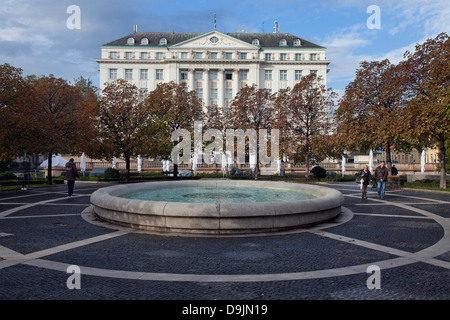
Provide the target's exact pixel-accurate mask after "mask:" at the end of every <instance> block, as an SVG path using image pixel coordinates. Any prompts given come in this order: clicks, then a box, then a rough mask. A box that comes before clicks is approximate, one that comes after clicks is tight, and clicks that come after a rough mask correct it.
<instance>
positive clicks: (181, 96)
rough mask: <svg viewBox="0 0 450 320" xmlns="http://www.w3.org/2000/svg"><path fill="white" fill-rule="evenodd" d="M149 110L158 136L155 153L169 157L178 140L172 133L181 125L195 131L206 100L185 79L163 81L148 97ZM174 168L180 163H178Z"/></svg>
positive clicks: (153, 130) (149, 121)
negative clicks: (189, 87) (190, 88)
mask: <svg viewBox="0 0 450 320" xmlns="http://www.w3.org/2000/svg"><path fill="white" fill-rule="evenodd" d="M144 106H145V110H146V112H148V119H147V124H148V129H147V130H151V132H152V134H153V137H154V138H155V139H154V140H155V144H154V148H153V150H152V154H153V156H161V157H162V158H163V159H169V158H170V156H171V153H172V149H173V147H174V145H175V144H176V143H174V141H172V133H173V132H174V131H175V130H177V129H186V130H188V131H189V132H191V133H193V132H194V122H195V121H201V120H202V117H203V110H202V108H203V105H202V101H201V100H200V99H199V98H198V97H197V95H196V94H195V91H188V89H187V85H186V84H185V83H181V84H177V83H175V82H173V81H171V82H168V83H159V84H158V85H157V86H156V89H155V90H153V91H151V92H149V94H148V96H147V97H146V99H145V101H144ZM174 168H175V169H174V171H175V172H176V171H177V168H178V165H177V164H175V167H174Z"/></svg>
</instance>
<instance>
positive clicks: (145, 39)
mask: <svg viewBox="0 0 450 320" xmlns="http://www.w3.org/2000/svg"><path fill="white" fill-rule="evenodd" d="M146 45H148V39H147V38H142V40H141V46H146Z"/></svg>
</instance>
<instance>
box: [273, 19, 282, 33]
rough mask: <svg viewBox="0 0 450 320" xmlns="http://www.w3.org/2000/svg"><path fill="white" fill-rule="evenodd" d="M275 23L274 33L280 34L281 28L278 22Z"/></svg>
mask: <svg viewBox="0 0 450 320" xmlns="http://www.w3.org/2000/svg"><path fill="white" fill-rule="evenodd" d="M274 23H275V26H274V27H273V33H280V31H281V28H280V26H279V25H278V22H276V21H274Z"/></svg>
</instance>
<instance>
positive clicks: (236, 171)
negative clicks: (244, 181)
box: [229, 167, 244, 176]
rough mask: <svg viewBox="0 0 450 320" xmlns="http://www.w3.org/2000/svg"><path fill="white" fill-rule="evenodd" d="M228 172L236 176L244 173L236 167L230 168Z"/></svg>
mask: <svg viewBox="0 0 450 320" xmlns="http://www.w3.org/2000/svg"><path fill="white" fill-rule="evenodd" d="M229 173H230V174H231V175H236V176H241V175H243V174H244V173H243V172H242V170H241V169H238V168H236V167H235V168H231V170H230V171H229Z"/></svg>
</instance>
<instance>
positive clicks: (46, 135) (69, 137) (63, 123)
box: [11, 75, 83, 184]
mask: <svg viewBox="0 0 450 320" xmlns="http://www.w3.org/2000/svg"><path fill="white" fill-rule="evenodd" d="M26 82H27V85H26V90H25V91H24V92H23V94H22V95H21V97H20V99H19V102H18V103H17V104H16V106H15V108H14V109H13V110H11V116H12V117H13V118H14V119H20V122H19V125H18V128H19V129H20V131H21V132H20V134H19V136H18V139H19V140H20V146H19V150H20V151H21V152H30V153H41V154H46V155H48V162H49V163H48V183H49V184H51V183H52V155H53V154H55V153H72V152H73V151H74V150H76V146H77V144H78V143H79V141H78V133H79V128H80V122H79V118H78V115H77V112H78V111H79V109H80V108H82V105H83V103H82V99H81V93H80V91H79V90H78V89H77V88H76V87H74V86H73V85H71V84H70V83H68V82H67V81H66V80H64V79H61V78H56V77H54V76H53V75H49V76H42V77H35V76H33V77H28V78H27V81H26ZM25 126H26V128H25Z"/></svg>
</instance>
